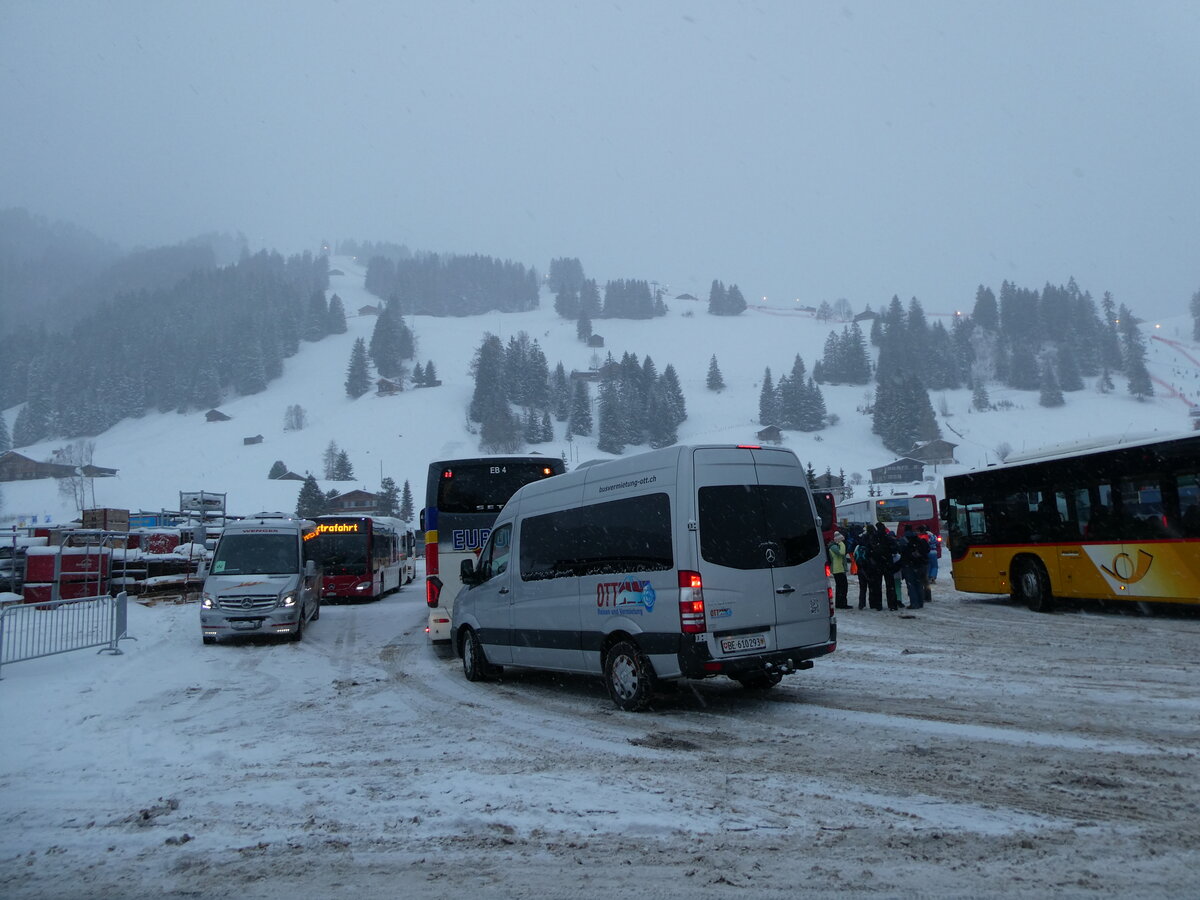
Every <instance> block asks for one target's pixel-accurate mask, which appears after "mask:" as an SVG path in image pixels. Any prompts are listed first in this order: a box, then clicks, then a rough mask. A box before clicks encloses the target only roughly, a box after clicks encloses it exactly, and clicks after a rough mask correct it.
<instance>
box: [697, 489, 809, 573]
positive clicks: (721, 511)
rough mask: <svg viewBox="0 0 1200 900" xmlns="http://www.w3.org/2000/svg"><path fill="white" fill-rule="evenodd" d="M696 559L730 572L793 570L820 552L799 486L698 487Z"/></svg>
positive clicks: (807, 497) (802, 492) (805, 492)
mask: <svg viewBox="0 0 1200 900" xmlns="http://www.w3.org/2000/svg"><path fill="white" fill-rule="evenodd" d="M699 494H700V555H701V557H703V558H704V560H705V561H706V562H710V563H715V564H716V565H718V566H727V567H728V568H731V569H775V568H779V567H781V566H796V565H799V564H800V563H802V562H806V561H807V560H810V559H812V558H813V557H815V556H817V555H819V554H820V552H821V539H820V537H819V536H818V534H817V524H816V522H815V521H814V519H813V513H812V501H811V500H810V499H809V495H808V491H806V490H804V488H802V487H798V486H792V485H777V484H725V485H716V486H713V487H702V488H700V492H699Z"/></svg>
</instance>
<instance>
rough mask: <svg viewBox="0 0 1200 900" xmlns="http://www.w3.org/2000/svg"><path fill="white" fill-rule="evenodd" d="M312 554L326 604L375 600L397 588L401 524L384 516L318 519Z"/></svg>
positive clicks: (401, 555) (401, 556) (401, 560)
mask: <svg viewBox="0 0 1200 900" xmlns="http://www.w3.org/2000/svg"><path fill="white" fill-rule="evenodd" d="M316 523H317V540H316V541H315V542H314V544H315V547H314V550H313V551H312V553H313V556H314V558H315V559H316V560H317V564H318V565H319V566H320V567H321V568H322V569H323V570H324V575H323V577H322V579H321V597H322V599H323V600H324V601H325V602H327V603H331V602H337V601H339V600H340V601H347V600H379V599H380V598H381V597H383V595H384V594H388V593H391V592H392V591H395V590H398V589H399V588H400V581H401V575H402V572H403V568H404V565H403V564H404V556H405V554H404V547H403V541H402V540H401V535H403V533H404V524H403V523H402V522H400V521H399V520H398V519H391V518H387V517H384V516H318V517H317V518H316Z"/></svg>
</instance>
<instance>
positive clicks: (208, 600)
mask: <svg viewBox="0 0 1200 900" xmlns="http://www.w3.org/2000/svg"><path fill="white" fill-rule="evenodd" d="M200 608H201V609H216V608H217V597H216V595H215V594H209V593H202V594H201V595H200Z"/></svg>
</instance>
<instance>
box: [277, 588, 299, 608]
mask: <svg viewBox="0 0 1200 900" xmlns="http://www.w3.org/2000/svg"><path fill="white" fill-rule="evenodd" d="M279 605H280V606H283V607H289V606H295V605H296V592H295V591H288V592H287V593H286V594H284V595H283V596H282V597H280V598H279Z"/></svg>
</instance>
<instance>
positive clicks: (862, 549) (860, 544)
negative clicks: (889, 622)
mask: <svg viewBox="0 0 1200 900" xmlns="http://www.w3.org/2000/svg"><path fill="white" fill-rule="evenodd" d="M870 552H871V548H870V546H869V545H868V543H867V535H866V534H864V533H861V532H860V533H859V534H858V536H857V537H856V539H855V541H854V567H855V568H856V569H857V570H858V608H859V609H866V608H867V592H868V589H867V568H868V565H869V563H868V561H867V558H868V556H870Z"/></svg>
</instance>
